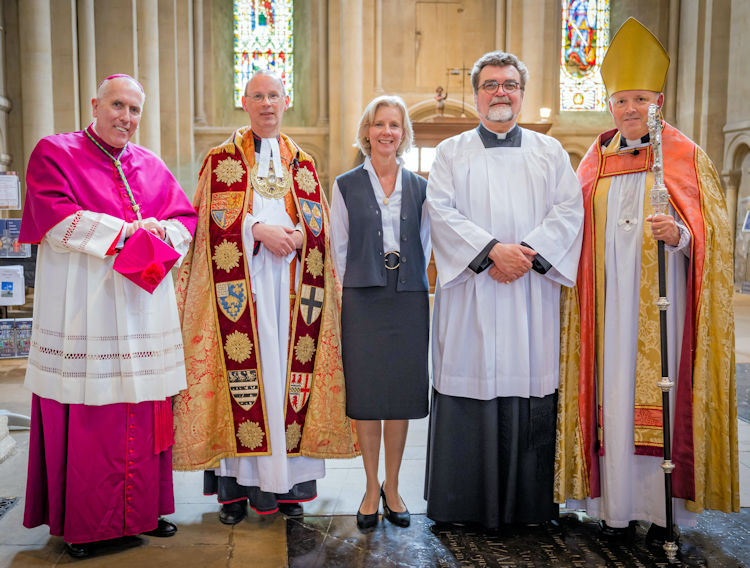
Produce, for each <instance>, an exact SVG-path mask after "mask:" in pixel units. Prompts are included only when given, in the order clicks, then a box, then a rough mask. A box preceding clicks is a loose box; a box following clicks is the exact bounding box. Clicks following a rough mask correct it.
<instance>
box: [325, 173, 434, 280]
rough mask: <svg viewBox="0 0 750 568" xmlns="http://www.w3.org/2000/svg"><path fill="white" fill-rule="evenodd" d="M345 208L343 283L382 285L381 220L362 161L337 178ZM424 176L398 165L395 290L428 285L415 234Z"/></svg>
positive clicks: (423, 190)
mask: <svg viewBox="0 0 750 568" xmlns="http://www.w3.org/2000/svg"><path fill="white" fill-rule="evenodd" d="M336 182H337V183H338V186H339V191H340V192H341V196H342V197H343V198H344V203H346V209H347V211H348V213H349V246H348V248H347V252H346V272H345V273H344V282H343V285H344V286H346V287H350V288H365V287H368V286H385V284H386V273H385V270H386V268H385V261H384V259H383V255H384V254H385V253H386V252H388V251H385V250H383V220H382V219H381V217H380V207H379V206H378V202H377V200H376V199H375V192H374V190H373V188H372V184H371V183H370V175H369V174H368V173H367V170H365V169H364V167H363V166H359V167H357V168H354V169H353V170H350V171H348V172H346V173H345V174H341V175H340V176H339V177H337V178H336ZM426 189H427V180H425V179H424V178H423V177H420V176H418V175H416V174H414V173H412V172H410V171H409V170H407V169H406V168H401V215H400V217H401V222H400V230H401V236H400V237H399V252H400V254H401V257H400V265H399V267H398V268H397V269H396V270H398V283H397V285H396V289H397V290H399V291H407V292H412V291H424V290H427V289H428V284H427V273H426V266H425V258H424V250H423V249H422V241H421V240H420V237H419V227H420V224H421V221H422V204H423V203H424V198H425V191H426Z"/></svg>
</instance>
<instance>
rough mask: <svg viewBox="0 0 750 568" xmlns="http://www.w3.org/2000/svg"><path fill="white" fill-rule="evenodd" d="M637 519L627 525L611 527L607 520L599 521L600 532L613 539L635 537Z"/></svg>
mask: <svg viewBox="0 0 750 568" xmlns="http://www.w3.org/2000/svg"><path fill="white" fill-rule="evenodd" d="M636 524H637V522H636V521H630V522H629V523H628V526H627V527H611V526H609V525H608V524H607V523H606V522H604V521H603V520H602V521H599V534H601V535H602V536H603V537H604V538H608V539H612V540H627V539H633V538H634V537H635V526H636Z"/></svg>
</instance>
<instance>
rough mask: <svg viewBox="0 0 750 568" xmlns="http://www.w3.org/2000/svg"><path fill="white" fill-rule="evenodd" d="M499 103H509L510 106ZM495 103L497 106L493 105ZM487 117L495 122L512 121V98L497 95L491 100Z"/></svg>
mask: <svg viewBox="0 0 750 568" xmlns="http://www.w3.org/2000/svg"><path fill="white" fill-rule="evenodd" d="M497 103H507V104H508V106H505V105H498V104H497ZM493 105H495V106H493ZM487 118H488V119H490V120H491V121H493V122H510V121H511V120H513V109H512V108H511V107H510V99H508V98H507V97H496V98H494V99H492V101H490V108H489V110H488V111H487Z"/></svg>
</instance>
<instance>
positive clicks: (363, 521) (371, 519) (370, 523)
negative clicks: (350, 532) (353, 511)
mask: <svg viewBox="0 0 750 568" xmlns="http://www.w3.org/2000/svg"><path fill="white" fill-rule="evenodd" d="M364 502H365V498H364V497H362V503H364ZM362 503H360V504H359V509H357V528H360V529H371V528H372V527H374V526H375V525H377V524H378V512H377V511H375V512H374V513H369V514H367V515H365V514H364V513H363V512H362Z"/></svg>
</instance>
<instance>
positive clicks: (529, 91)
mask: <svg viewBox="0 0 750 568" xmlns="http://www.w3.org/2000/svg"><path fill="white" fill-rule="evenodd" d="M545 16H546V14H545V8H544V2H540V1H539V0H534V1H533V2H531V1H528V0H527V2H524V10H523V27H522V34H523V35H522V39H521V43H522V46H523V47H522V50H521V55H520V58H521V60H522V61H523V62H524V63H525V64H526V67H528V69H529V75H530V76H531V80H530V81H529V84H528V85H527V86H526V91H525V93H524V96H523V106H522V107H521V115H520V116H519V122H537V121H538V120H539V107H542V106H546V105H544V104H543V103H542V94H543V92H544V76H545V73H544V67H545V65H544V61H545V58H544V48H545V42H544V35H543V34H542V33H541V32H540V30H544V29H545V25H547V22H546V18H545ZM558 33H559V32H558Z"/></svg>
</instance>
